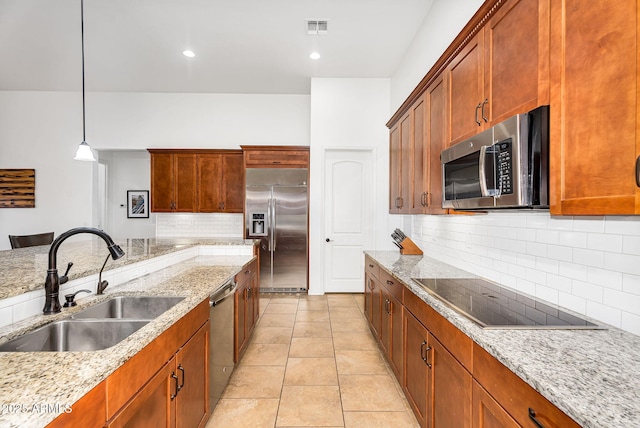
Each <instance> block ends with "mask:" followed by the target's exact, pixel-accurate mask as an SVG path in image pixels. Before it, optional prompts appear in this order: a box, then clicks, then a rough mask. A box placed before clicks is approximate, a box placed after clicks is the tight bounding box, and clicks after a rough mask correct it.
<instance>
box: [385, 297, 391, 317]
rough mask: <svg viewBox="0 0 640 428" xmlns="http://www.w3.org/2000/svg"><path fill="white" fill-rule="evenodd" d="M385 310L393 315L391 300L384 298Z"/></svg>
mask: <svg viewBox="0 0 640 428" xmlns="http://www.w3.org/2000/svg"><path fill="white" fill-rule="evenodd" d="M384 311H385V312H386V313H387V315H391V300H389V299H384Z"/></svg>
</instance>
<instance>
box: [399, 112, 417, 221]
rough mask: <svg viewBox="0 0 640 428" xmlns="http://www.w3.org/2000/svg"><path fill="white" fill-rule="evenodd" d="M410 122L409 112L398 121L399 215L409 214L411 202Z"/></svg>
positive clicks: (411, 137)
mask: <svg viewBox="0 0 640 428" xmlns="http://www.w3.org/2000/svg"><path fill="white" fill-rule="evenodd" d="M412 120H413V114H412V113H411V112H410V113H409V114H407V115H406V116H405V117H403V118H402V119H400V210H399V211H398V212H399V213H401V214H409V213H410V212H411V202H412V201H413V187H414V186H413V147H412V140H413V136H412V131H411V129H412V123H411V122H412Z"/></svg>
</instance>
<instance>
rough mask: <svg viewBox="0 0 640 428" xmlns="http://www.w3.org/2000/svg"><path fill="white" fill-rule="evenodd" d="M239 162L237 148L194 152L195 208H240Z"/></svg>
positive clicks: (231, 210)
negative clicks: (195, 174) (195, 178)
mask: <svg viewBox="0 0 640 428" xmlns="http://www.w3.org/2000/svg"><path fill="white" fill-rule="evenodd" d="M243 162H244V161H243V157H242V152H240V151H239V150H234V151H229V152H223V153H206V154H199V155H198V159H197V164H198V180H197V183H198V209H197V212H201V213H211V212H224V213H241V212H243V210H244V165H243Z"/></svg>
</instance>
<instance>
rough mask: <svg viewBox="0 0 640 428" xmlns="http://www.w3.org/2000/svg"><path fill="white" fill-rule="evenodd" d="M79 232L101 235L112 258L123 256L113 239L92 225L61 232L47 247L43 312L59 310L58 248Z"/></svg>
mask: <svg viewBox="0 0 640 428" xmlns="http://www.w3.org/2000/svg"><path fill="white" fill-rule="evenodd" d="M79 233H92V234H94V235H98V236H99V237H101V238H102V239H103V240H104V242H106V243H107V248H108V250H109V253H110V254H111V258H112V259H113V260H117V259H119V258H120V257H122V256H124V251H122V248H120V247H119V246H118V245H116V244H115V243H114V242H113V239H111V237H110V236H109V235H107V234H106V233H105V232H104V231H102V230H100V229H95V228H93V227H77V228H75V229H71V230H67V231H66V232H64V233H62V234H61V235H60V236H58V237H57V238H56V239H55V240H54V241H53V243H52V244H51V248H50V249H49V269H48V270H47V279H46V280H45V283H44V290H45V300H44V309H43V310H42V312H43V313H44V314H56V313H58V312H60V300H59V298H58V293H59V291H60V283H61V281H60V277H59V276H58V264H57V256H58V248H59V247H60V244H62V243H63V242H64V241H65V240H66V239H67V238H69V237H70V236H73V235H77V234H79ZM65 282H66V281H62V283H63V284H64V283H65Z"/></svg>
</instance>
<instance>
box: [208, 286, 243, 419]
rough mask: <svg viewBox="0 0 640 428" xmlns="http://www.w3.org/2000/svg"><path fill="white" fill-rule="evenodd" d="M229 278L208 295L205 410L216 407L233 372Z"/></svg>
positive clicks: (233, 291)
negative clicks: (207, 392) (206, 405)
mask: <svg viewBox="0 0 640 428" xmlns="http://www.w3.org/2000/svg"><path fill="white" fill-rule="evenodd" d="M236 288H237V285H236V283H235V281H234V279H233V278H231V279H230V280H229V281H227V282H226V283H225V284H224V285H223V286H222V287H221V288H219V289H218V291H216V292H215V293H213V294H212V295H211V296H209V307H210V310H209V318H210V321H209V325H210V329H211V330H210V333H211V335H210V336H209V411H211V412H213V409H214V408H215V407H216V404H218V400H220V397H221V396H222V392H223V391H224V388H225V387H226V386H227V383H229V377H230V376H231V373H232V372H233V368H234V362H233V320H234V318H233V307H234V305H233V296H234V294H235V292H236Z"/></svg>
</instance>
